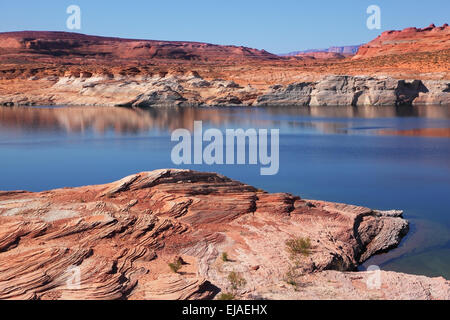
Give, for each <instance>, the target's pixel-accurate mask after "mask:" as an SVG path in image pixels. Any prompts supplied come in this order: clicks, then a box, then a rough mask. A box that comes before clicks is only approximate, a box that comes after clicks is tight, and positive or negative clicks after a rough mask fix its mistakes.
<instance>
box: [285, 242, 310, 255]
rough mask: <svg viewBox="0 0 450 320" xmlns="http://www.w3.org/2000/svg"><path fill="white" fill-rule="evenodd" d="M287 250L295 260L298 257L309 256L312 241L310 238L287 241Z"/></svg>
mask: <svg viewBox="0 0 450 320" xmlns="http://www.w3.org/2000/svg"><path fill="white" fill-rule="evenodd" d="M286 250H287V251H288V252H289V253H290V254H291V257H292V258H294V257H296V256H298V255H302V256H309V255H310V254H311V240H310V239H309V238H306V239H305V238H302V237H298V238H291V239H288V240H286Z"/></svg>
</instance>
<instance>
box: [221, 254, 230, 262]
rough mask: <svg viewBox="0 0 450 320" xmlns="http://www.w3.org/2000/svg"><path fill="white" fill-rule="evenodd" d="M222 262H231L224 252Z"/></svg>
mask: <svg viewBox="0 0 450 320" xmlns="http://www.w3.org/2000/svg"><path fill="white" fill-rule="evenodd" d="M222 261H223V262H227V261H229V260H228V253H226V252H222Z"/></svg>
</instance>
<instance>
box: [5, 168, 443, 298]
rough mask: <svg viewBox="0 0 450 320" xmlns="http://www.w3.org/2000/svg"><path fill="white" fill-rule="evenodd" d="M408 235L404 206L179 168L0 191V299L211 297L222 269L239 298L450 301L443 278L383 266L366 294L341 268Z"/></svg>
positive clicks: (223, 283)
mask: <svg viewBox="0 0 450 320" xmlns="http://www.w3.org/2000/svg"><path fill="white" fill-rule="evenodd" d="M407 230H408V223H407V221H405V220H404V219H403V218H402V217H401V211H385V212H383V211H377V210H372V209H369V208H364V207H358V206H352V205H346V204H338V203H330V202H324V201H312V200H304V199H301V198H300V197H297V196H293V195H290V194H284V193H282V194H269V193H266V192H263V191H261V190H258V189H255V188H253V187H251V186H248V185H245V184H242V183H240V182H237V181H233V180H231V179H228V178H226V177H224V176H221V175H218V174H213V173H200V172H193V171H188V170H174V169H171V170H167V169H164V170H156V171H152V172H144V173H139V174H135V175H131V176H128V177H125V178H123V179H121V180H119V181H117V182H113V183H110V184H106V185H97V186H86V187H79V188H72V189H68V188H65V189H57V190H51V191H45V192H40V193H30V192H26V191H11V192H0V299H123V298H126V299H208V298H209V299H210V298H214V297H215V296H216V295H217V294H218V292H220V291H222V292H229V291H230V290H234V289H233V288H232V285H231V284H230V281H229V279H228V275H229V274H230V272H236V273H237V274H239V275H240V277H242V279H245V281H244V285H243V286H241V287H239V288H237V289H235V291H234V294H235V295H236V297H238V298H243V299H252V298H277V299H280V298H337V299H339V298H349V297H351V298H367V299H372V298H380V299H384V298H399V299H401V298H416V299H449V298H450V292H449V290H450V289H449V288H450V284H449V282H448V281H446V280H444V279H442V278H435V279H430V278H426V277H419V276H409V275H403V274H398V273H393V272H381V276H382V279H385V280H382V285H381V287H380V288H378V289H373V288H367V286H364V285H363V284H364V279H365V277H367V274H366V273H360V272H351V273H348V272H347V273H342V272H341V271H351V270H354V269H355V268H356V267H357V266H358V265H359V264H360V263H361V262H363V261H364V260H366V259H367V258H369V257H370V256H372V255H374V254H376V253H378V252H383V251H386V250H388V249H390V248H392V247H395V246H396V245H397V244H398V243H399V242H400V240H401V238H402V236H403V235H404V234H405V233H406V232H407ZM292 237H303V238H304V239H306V238H309V239H310V241H311V246H310V250H311V254H310V255H309V256H308V257H304V258H302V259H301V260H300V261H298V262H296V263H295V267H296V269H297V270H299V272H301V273H302V275H303V276H300V275H299V276H298V277H299V278H301V279H302V280H299V281H302V283H303V286H304V287H305V288H306V289H305V290H301V292H299V291H298V290H295V289H294V288H292V287H291V286H290V285H287V284H286V283H285V275H286V273H287V272H289V270H290V269H291V268H292V265H293V262H292V259H291V257H290V256H289V253H288V252H287V250H286V245H285V241H286V240H287V239H289V238H292ZM224 252H226V253H227V255H228V258H227V259H221V254H222V253H224ZM174 261H178V262H180V265H179V268H180V269H179V270H176V271H177V273H173V272H171V268H169V266H168V263H171V262H174ZM327 270H338V271H340V272H337V273H336V272H332V271H327ZM74 275H75V279H74ZM77 277H78V278H77ZM77 279H78V281H76V280H77ZM405 285H406V288H407V289H406V290H405ZM325 289H326V290H325ZM330 295H332V296H330Z"/></svg>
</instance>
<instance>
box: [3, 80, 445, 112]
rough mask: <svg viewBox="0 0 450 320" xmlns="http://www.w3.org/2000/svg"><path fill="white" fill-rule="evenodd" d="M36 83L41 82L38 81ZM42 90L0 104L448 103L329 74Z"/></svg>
mask: <svg viewBox="0 0 450 320" xmlns="http://www.w3.org/2000/svg"><path fill="white" fill-rule="evenodd" d="M38 81H41V80H38ZM46 81H47V86H45V85H44V84H43V85H39V89H38V90H36V91H29V92H17V93H13V94H5V95H0V105H7V106H12V105H103V106H126V107H144V108H145V107H169V106H330V105H354V106H366V105H374V106H384V105H413V104H414V105H421V104H437V105H442V104H450V81H448V80H396V79H393V78H391V77H386V76H379V77H375V76H345V75H330V76H325V77H323V78H322V79H320V80H318V81H303V82H296V83H291V84H288V85H282V84H276V85H273V86H270V87H269V88H268V89H264V88H255V87H253V86H251V85H246V86H241V85H239V84H237V83H236V82H234V81H229V80H222V79H214V80H209V81H208V80H205V79H203V78H202V77H201V76H200V75H198V74H188V75H167V76H152V77H121V76H118V77H116V78H114V77H104V76H101V75H89V76H80V75H77V76H74V75H70V76H65V77H55V78H52V79H47V80H46Z"/></svg>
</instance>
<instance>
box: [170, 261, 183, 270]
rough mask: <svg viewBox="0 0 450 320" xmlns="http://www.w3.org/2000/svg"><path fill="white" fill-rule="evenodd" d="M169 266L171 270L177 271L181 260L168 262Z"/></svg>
mask: <svg viewBox="0 0 450 320" xmlns="http://www.w3.org/2000/svg"><path fill="white" fill-rule="evenodd" d="M169 268H170V270H172V272H174V273H177V272H178V270H180V269H181V261H180V260H177V261H175V262H172V263H169Z"/></svg>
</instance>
